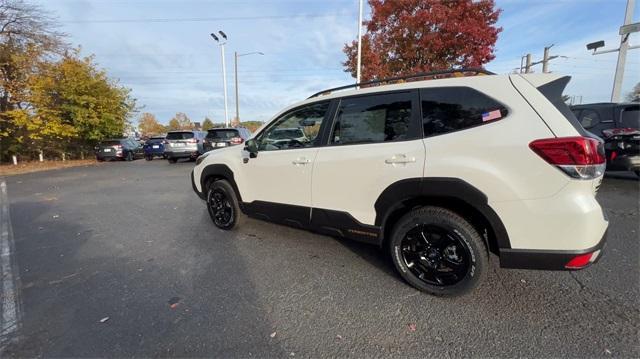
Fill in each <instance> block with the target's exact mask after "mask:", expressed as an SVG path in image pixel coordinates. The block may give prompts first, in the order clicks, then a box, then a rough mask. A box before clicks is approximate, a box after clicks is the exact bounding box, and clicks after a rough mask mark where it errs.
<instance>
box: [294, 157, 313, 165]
mask: <svg viewBox="0 0 640 359" xmlns="http://www.w3.org/2000/svg"><path fill="white" fill-rule="evenodd" d="M310 162H311V160H308V159H306V158H304V157H299V158H297V159H295V160H293V161H291V163H293V164H294V165H296V166H297V165H306V164H309V163H310Z"/></svg>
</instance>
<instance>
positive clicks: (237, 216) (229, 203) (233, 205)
mask: <svg viewBox="0 0 640 359" xmlns="http://www.w3.org/2000/svg"><path fill="white" fill-rule="evenodd" d="M207 211H208V212H209V216H210V217H211V221H212V222H213V224H214V225H215V226H216V227H218V228H220V229H223V230H226V231H228V230H231V229H233V228H234V227H238V226H239V225H240V223H242V222H243V220H244V214H243V213H242V212H241V211H240V203H239V202H238V197H237V196H236V192H235V191H234V190H233V187H231V184H229V182H228V181H227V180H218V181H215V182H213V183H211V185H210V186H209V188H208V189H207Z"/></svg>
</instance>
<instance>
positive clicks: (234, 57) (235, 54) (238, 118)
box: [233, 51, 240, 122]
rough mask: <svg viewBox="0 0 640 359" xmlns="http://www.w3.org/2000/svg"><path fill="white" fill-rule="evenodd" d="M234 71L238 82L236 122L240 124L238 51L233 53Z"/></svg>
mask: <svg viewBox="0 0 640 359" xmlns="http://www.w3.org/2000/svg"><path fill="white" fill-rule="evenodd" d="M233 69H234V70H233V74H234V79H235V82H236V121H238V122H240V104H239V103H238V99H239V96H238V51H234V52H233Z"/></svg>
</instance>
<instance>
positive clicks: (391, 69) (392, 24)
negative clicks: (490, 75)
mask: <svg viewBox="0 0 640 359" xmlns="http://www.w3.org/2000/svg"><path fill="white" fill-rule="evenodd" d="M369 5H370V6H371V20H369V21H365V22H364V25H365V26H366V32H365V34H363V36H362V68H361V71H362V73H361V77H362V78H361V81H369V80H374V79H381V78H387V77H393V76H402V75H408V74H413V73H418V72H428V71H436V70H444V69H449V68H460V67H481V66H482V65H483V64H486V63H487V62H489V61H491V60H492V59H493V58H494V57H495V56H494V50H495V43H496V40H497V39H498V33H499V32H500V31H502V28H499V27H496V26H495V24H496V22H497V21H498V16H499V15H500V11H501V10H500V9H496V8H495V4H494V1H493V0H479V1H478V0H369ZM343 51H344V52H345V54H346V55H347V60H346V61H345V62H344V63H343V65H344V66H345V72H350V73H351V75H352V76H353V77H356V61H357V51H358V42H357V41H353V42H351V43H350V44H345V46H344V49H343Z"/></svg>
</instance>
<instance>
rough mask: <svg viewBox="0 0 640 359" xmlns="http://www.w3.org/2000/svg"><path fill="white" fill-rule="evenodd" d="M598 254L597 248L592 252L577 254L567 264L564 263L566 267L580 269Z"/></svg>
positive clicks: (593, 260)
mask: <svg viewBox="0 0 640 359" xmlns="http://www.w3.org/2000/svg"><path fill="white" fill-rule="evenodd" d="M599 254H600V250H597V251H595V252H592V253H585V254H579V255H577V256H575V257H573V258H571V260H570V261H569V262H567V264H565V265H564V267H565V268H566V269H582V268H585V267H587V266H588V265H589V264H591V263H593V262H595V261H596V259H597V258H598V255H599Z"/></svg>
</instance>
